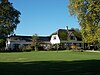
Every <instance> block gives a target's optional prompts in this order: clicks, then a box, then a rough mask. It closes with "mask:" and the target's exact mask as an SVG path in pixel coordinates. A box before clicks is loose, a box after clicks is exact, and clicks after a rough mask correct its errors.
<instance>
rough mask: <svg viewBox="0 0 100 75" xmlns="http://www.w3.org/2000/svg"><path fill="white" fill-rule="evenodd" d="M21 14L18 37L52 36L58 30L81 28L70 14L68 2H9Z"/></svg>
mask: <svg viewBox="0 0 100 75" xmlns="http://www.w3.org/2000/svg"><path fill="white" fill-rule="evenodd" d="M9 1H10V2H11V3H13V6H14V8H16V9H17V10H19V11H20V12H21V16H20V24H18V26H17V29H16V30H15V34H17V35H34V34H35V33H36V34H38V35H50V34H52V33H53V32H55V31H57V30H58V29H61V28H63V29H65V28H66V26H69V28H79V25H78V21H77V19H76V18H75V17H72V16H70V14H69V12H68V8H67V5H68V3H69V2H68V0H9Z"/></svg>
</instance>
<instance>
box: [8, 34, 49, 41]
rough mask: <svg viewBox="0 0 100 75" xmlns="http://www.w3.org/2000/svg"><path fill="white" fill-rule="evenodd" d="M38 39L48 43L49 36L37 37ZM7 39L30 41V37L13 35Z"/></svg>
mask: <svg viewBox="0 0 100 75" xmlns="http://www.w3.org/2000/svg"><path fill="white" fill-rule="evenodd" d="M38 37H39V39H38V40H39V41H50V36H38ZM8 38H12V39H19V40H26V41H32V36H20V35H14V36H10V37H8Z"/></svg>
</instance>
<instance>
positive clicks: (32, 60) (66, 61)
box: [0, 51, 100, 75]
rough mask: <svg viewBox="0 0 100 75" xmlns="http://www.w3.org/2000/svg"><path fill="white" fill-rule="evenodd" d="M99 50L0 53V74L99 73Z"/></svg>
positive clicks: (83, 74) (84, 74) (89, 74)
mask: <svg viewBox="0 0 100 75" xmlns="http://www.w3.org/2000/svg"><path fill="white" fill-rule="evenodd" d="M99 68H100V52H73V51H58V52H56V51H37V52H11V53H10V52H9V53H0V75H100V69H99Z"/></svg>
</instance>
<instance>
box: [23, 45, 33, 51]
mask: <svg viewBox="0 0 100 75" xmlns="http://www.w3.org/2000/svg"><path fill="white" fill-rule="evenodd" d="M22 51H32V47H31V46H30V45H28V46H23V47H22Z"/></svg>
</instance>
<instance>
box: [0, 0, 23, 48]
mask: <svg viewBox="0 0 100 75" xmlns="http://www.w3.org/2000/svg"><path fill="white" fill-rule="evenodd" d="M20 14H21V13H20V12H19V11H18V10H16V9H15V8H14V7H13V6H12V3H10V2H9V1H8V0H0V41H1V42H0V45H1V46H2V44H4V42H5V41H4V39H5V38H6V37H7V35H9V34H11V33H13V31H14V29H16V27H17V24H18V23H19V22H20V21H19V17H20ZM1 43H2V44H1Z"/></svg>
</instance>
